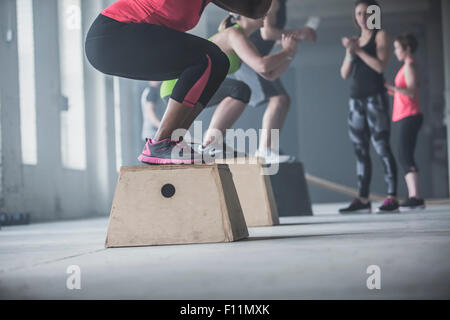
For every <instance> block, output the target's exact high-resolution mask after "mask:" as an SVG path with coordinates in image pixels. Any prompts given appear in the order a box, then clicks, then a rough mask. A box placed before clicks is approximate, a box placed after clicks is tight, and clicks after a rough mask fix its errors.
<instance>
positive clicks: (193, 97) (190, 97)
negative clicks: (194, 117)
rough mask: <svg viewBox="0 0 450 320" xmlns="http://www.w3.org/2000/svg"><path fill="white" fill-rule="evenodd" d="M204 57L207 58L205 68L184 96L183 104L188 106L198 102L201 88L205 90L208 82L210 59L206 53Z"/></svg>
mask: <svg viewBox="0 0 450 320" xmlns="http://www.w3.org/2000/svg"><path fill="white" fill-rule="evenodd" d="M206 58H208V67H207V68H206V70H205V72H204V73H203V75H202V76H201V78H200V79H198V81H197V82H196V83H195V84H194V86H193V87H192V88H191V90H189V92H188V93H187V95H186V97H185V98H184V101H183V104H185V105H187V106H189V107H194V106H195V104H196V103H197V102H198V99H200V96H201V95H202V93H203V90H205V88H206V85H207V84H208V81H209V76H210V75H211V59H210V57H209V56H208V55H206Z"/></svg>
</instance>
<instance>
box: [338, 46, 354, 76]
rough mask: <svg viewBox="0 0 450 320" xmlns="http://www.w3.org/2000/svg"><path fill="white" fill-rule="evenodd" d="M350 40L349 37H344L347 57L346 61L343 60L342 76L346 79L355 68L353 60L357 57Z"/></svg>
mask: <svg viewBox="0 0 450 320" xmlns="http://www.w3.org/2000/svg"><path fill="white" fill-rule="evenodd" d="M350 41H352V40H350V39H349V38H342V45H343V46H344V47H345V49H346V51H345V58H344V62H342V67H341V77H342V79H344V80H346V79H348V78H349V77H350V75H351V74H352V70H353V61H354V59H355V53H354V52H353V50H352V49H351V47H350Z"/></svg>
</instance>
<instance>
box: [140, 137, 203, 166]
mask: <svg viewBox="0 0 450 320" xmlns="http://www.w3.org/2000/svg"><path fill="white" fill-rule="evenodd" d="M138 160H139V161H141V162H142V163H145V164H194V163H202V161H201V155H199V154H198V153H196V152H194V150H193V149H192V148H191V147H189V146H188V145H187V144H186V143H185V142H176V141H172V140H170V139H165V140H162V141H154V140H152V139H147V143H146V144H145V147H144V150H143V151H142V153H141V155H140V156H139V158H138Z"/></svg>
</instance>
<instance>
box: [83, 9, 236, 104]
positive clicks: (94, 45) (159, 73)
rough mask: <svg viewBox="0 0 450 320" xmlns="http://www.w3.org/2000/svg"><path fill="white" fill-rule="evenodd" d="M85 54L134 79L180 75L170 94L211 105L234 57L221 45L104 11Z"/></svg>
mask: <svg viewBox="0 0 450 320" xmlns="http://www.w3.org/2000/svg"><path fill="white" fill-rule="evenodd" d="M86 56H87V58H88V59H89V62H90V63H91V64H92V65H93V66H94V67H95V68H96V69H97V70H99V71H101V72H103V73H105V74H109V75H114V76H119V77H124V78H129V79H135V80H153V81H162V80H170V79H175V78H178V79H179V81H178V83H177V85H176V86H175V88H174V90H173V93H172V96H171V98H172V99H174V100H175V101H177V102H179V103H182V104H184V105H187V106H190V107H194V106H195V105H196V104H197V103H200V104H201V105H203V106H206V105H207V104H208V102H209V100H210V99H211V97H212V96H213V95H214V93H215V92H216V90H217V89H218V88H219V86H220V84H221V83H222V81H223V80H224V79H225V77H226V75H227V73H228V69H229V61H228V58H227V56H226V55H225V53H223V52H222V51H221V50H220V49H219V47H218V46H217V45H215V44H214V43H212V42H211V41H208V40H205V39H202V38H199V37H196V36H194V35H191V34H188V33H184V32H180V31H176V30H172V29H169V28H166V27H162V26H157V25H152V24H147V23H122V22H118V21H116V20H114V19H111V18H109V17H106V16H104V15H99V16H98V17H97V19H96V21H95V22H94V23H93V25H92V26H91V29H90V30H89V33H88V35H87V38H86Z"/></svg>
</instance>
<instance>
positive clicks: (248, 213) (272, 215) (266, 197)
mask: <svg viewBox="0 0 450 320" xmlns="http://www.w3.org/2000/svg"><path fill="white" fill-rule="evenodd" d="M216 162H217V163H226V164H228V166H229V167H230V170H231V173H232V175H233V181H234V185H235V186H236V190H237V193H238V196H239V201H240V203H241V207H242V211H243V212H244V217H245V221H246V223H247V226H248V227H265V226H274V225H279V224H280V220H279V217H278V209H277V204H276V201H275V197H274V194H273V190H272V184H271V181H270V177H269V176H267V175H263V164H262V162H261V160H260V159H258V158H237V159H225V160H216Z"/></svg>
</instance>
